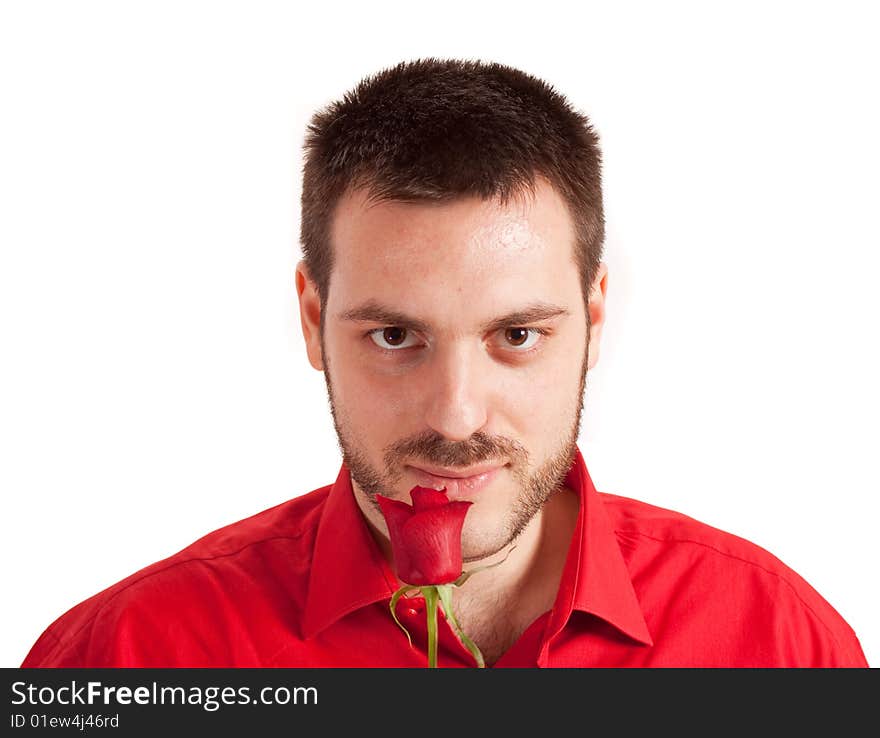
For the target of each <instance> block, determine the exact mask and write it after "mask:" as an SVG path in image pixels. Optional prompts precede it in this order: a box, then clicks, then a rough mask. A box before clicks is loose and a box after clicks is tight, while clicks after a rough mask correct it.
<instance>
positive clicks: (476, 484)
mask: <svg viewBox="0 0 880 738" xmlns="http://www.w3.org/2000/svg"><path fill="white" fill-rule="evenodd" d="M429 468H430V467H429ZM407 469H408V470H409V471H410V473H411V474H412V475H413V476H414V477H415V479H416V480H417V483H418V484H419V485H420V486H422V487H432V488H434V489H443V488H444V487H445V488H446V493H447V496H448V497H449V499H451V500H453V499H458V498H461V497H467V496H470V495H473V494H476V493H477V492H479V491H480V490H482V489H485V488H486V487H488V486H489V485H490V484H491V483H492V481H493V480H494V479H495V477H497V476H498V474H499V472H501V471H502V470H503V469H504V465H503V464H496V465H494V466H489V465H485V464H484V465H483V466H481V467H473V468H472V469H465V470H464V472H460V471H457V470H456V471H452V470H449V471H446V470H444V471H446V473H447V474H455V475H456V476H454V477H452V476H444V475H443V474H435V473H431V472H430V471H427V470H426V469H420V468H418V467H415V466H408V467H407ZM435 471H439V470H438V469H436V468H435Z"/></svg>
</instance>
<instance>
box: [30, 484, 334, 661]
mask: <svg viewBox="0 0 880 738" xmlns="http://www.w3.org/2000/svg"><path fill="white" fill-rule="evenodd" d="M329 490H330V486H326V487H322V488H320V489H316V490H313V491H311V492H308V493H307V494H304V495H302V496H300V497H296V498H294V499H292V500H289V501H287V502H284V503H281V504H280V505H276V506H274V507H272V508H269V509H267V510H264V511H262V512H260V513H257V514H256V515H252V516H250V517H248V518H245V519H243V520H239V521H237V522H235V523H232V524H230V525H227V526H224V527H222V528H219V529H218V530H215V531H213V532H211V533H208V534H207V535H205V536H203V537H201V538H199V539H198V540H196V541H195V542H194V543H192V544H190V545H189V546H187V547H186V548H184V549H183V550H181V551H179V552H177V553H176V554H174V555H172V556H169V557H168V558H166V559H163V560H161V561H157V562H156V563H154V564H151V565H150V566H147V567H145V568H143V569H141V570H139V571H137V572H135V573H134V574H132V575H131V576H129V577H126V578H125V579H123V580H121V581H119V582H117V583H116V584H114V585H112V586H110V587H108V588H107V589H105V590H103V591H101V592H98V593H97V594H95V595H93V596H92V597H90V598H89V599H87V600H85V601H83V602H81V603H79V604H78V605H76V606H75V607H73V608H71V609H70V610H68V611H67V612H66V613H64V614H63V615H61V617H59V618H58V619H57V620H55V621H54V622H53V623H52V624H51V625H50V626H49V627H48V628H47V629H46V630H45V631H44V632H43V634H42V635H41V636H40V638H39V639H38V640H37V642H36V643H35V644H34V646H33V648H32V649H31V651H30V652H29V653H28V655H27V657H26V658H25V661H24V662H23V664H22V666H23V667H31V666H36V667H39V666H69V667H77V666H120V665H125V664H126V663H127V662H134V661H137V662H138V663H139V664H141V665H146V664H148V663H150V662H151V661H152V660H155V661H156V662H157V663H161V664H162V665H167V664H168V663H169V659H170V654H168V653H167V652H162V647H161V643H162V642H165V643H168V644H169V648H178V647H179V646H180V643H181V642H185V641H186V639H187V638H188V637H191V639H192V640H197V638H198V636H197V634H195V633H194V632H188V631H189V630H190V629H191V628H192V627H193V624H197V623H204V622H206V621H208V620H210V621H212V622H216V621H218V619H226V620H228V621H230V623H234V622H236V621H238V620H241V619H243V618H248V617H251V616H253V615H254V612H253V611H255V610H257V609H259V608H261V607H266V605H265V603H267V602H272V601H273V600H272V598H273V597H284V598H287V599H288V600H289V601H291V602H295V601H296V600H297V599H300V598H301V597H302V596H303V592H304V590H305V587H306V586H307V579H308V571H309V564H310V560H311V550H312V545H313V542H314V534H315V530H316V528H317V525H318V521H319V518H320V513H321V509H322V507H323V503H324V500H325V499H326V497H327V494H328V492H329ZM278 567H284V572H285V576H284V577H283V578H278V577H274V576H272V573H273V571H274V570H276V569H277V568H278ZM279 587H283V588H284V589H285V591H284V592H283V593H282V592H272V591H268V590H269V589H270V588H276V589H277V588H279ZM259 615H260V616H266V615H268V614H267V613H259ZM171 631H176V632H174V633H172V632H171ZM169 637H173V639H174V640H173V641H172V640H170V639H169ZM151 642H152V644H151ZM150 644H151V645H150ZM150 648H152V649H153V651H152V652H149V649H150ZM206 653H207V652H206Z"/></svg>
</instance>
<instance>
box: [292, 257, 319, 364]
mask: <svg viewBox="0 0 880 738" xmlns="http://www.w3.org/2000/svg"><path fill="white" fill-rule="evenodd" d="M296 294H297V297H298V298H299V319H300V323H301V324H302V332H303V338H304V339H305V342H306V353H307V354H308V357H309V363H310V364H311V365H312V366H313V367H314V368H315V369H317V370H318V371H324V356H323V352H322V351H321V332H320V331H321V299H320V297H319V296H318V288H317V286H316V285H315V283H314V282H313V281H312V279H311V277H310V276H309V272H308V269H306V263H305V261H304V260H300V261H299V262H298V263H297V265H296Z"/></svg>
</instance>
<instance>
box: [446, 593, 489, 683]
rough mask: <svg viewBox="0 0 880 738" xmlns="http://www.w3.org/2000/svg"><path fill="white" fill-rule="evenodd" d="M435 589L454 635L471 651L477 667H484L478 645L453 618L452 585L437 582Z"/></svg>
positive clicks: (484, 662) (484, 663)
mask: <svg viewBox="0 0 880 738" xmlns="http://www.w3.org/2000/svg"><path fill="white" fill-rule="evenodd" d="M437 590H438V593H439V595H440V604H441V606H442V607H443V612H444V613H445V615H446V621H447V622H448V623H449V624H450V625H451V626H452V630H454V631H455V635H457V636H458V639H459V640H460V641H461V642H462V643H463V644H464V647H465V648H467V650H468V651H470V652H471V656H473V657H474V661H476V662H477V667H478V668H480V669H485V668H486V661H485V660H484V659H483V654H482V652H481V651H480V648H479V646H477V644H476V643H474V642H473V640H471V639H470V638H469V637H468V635H467V633H465V632H464V631H463V630H462V629H461V626H460V625H459V624H458V620H456V619H455V613H454V612H453V611H452V585H451V584H438V585H437Z"/></svg>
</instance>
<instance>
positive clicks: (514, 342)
mask: <svg viewBox="0 0 880 738" xmlns="http://www.w3.org/2000/svg"><path fill="white" fill-rule="evenodd" d="M530 331H531V334H532V336H533V338H534V340H532V341H531V342H529V332H530ZM546 334H547V331H545V330H543V329H541V328H506V329H505V330H504V340H505V341H507V343H508V344H509V345H511V346H513V347H514V348H517V349H522V348H524V349H525V350H528V349H530V348H532V347H533V346H534V345H535V344H536V343H537V342H538V340H539V339H540V336H542V335H546Z"/></svg>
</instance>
